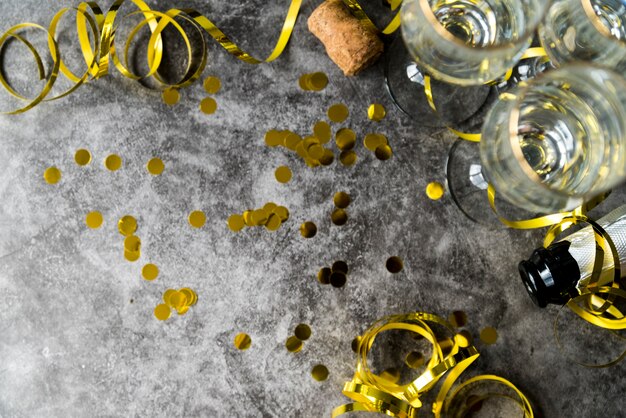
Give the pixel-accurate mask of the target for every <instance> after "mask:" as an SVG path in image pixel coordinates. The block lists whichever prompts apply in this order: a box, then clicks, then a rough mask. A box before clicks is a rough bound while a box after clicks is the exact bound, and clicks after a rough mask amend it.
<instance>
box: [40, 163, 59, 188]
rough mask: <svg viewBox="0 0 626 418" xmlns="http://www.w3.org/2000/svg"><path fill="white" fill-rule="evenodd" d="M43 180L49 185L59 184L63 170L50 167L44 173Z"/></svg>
mask: <svg viewBox="0 0 626 418" xmlns="http://www.w3.org/2000/svg"><path fill="white" fill-rule="evenodd" d="M43 179H44V180H45V181H46V183H48V184H57V183H58V182H59V181H60V180H61V170H59V169H58V168H56V167H48V168H46V171H44V172H43Z"/></svg>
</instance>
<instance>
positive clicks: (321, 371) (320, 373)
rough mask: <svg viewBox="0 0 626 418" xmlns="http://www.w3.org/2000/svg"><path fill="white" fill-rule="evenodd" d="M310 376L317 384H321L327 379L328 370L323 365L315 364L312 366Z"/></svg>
mask: <svg viewBox="0 0 626 418" xmlns="http://www.w3.org/2000/svg"><path fill="white" fill-rule="evenodd" d="M311 376H312V377H313V379H315V380H317V381H318V382H323V381H324V380H326V379H328V368H327V367H326V366H324V365H323V364H316V365H315V366H313V369H311Z"/></svg>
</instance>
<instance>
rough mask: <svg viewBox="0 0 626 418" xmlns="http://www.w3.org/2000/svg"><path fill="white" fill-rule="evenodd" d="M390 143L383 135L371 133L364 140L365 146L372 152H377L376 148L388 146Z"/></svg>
mask: <svg viewBox="0 0 626 418" xmlns="http://www.w3.org/2000/svg"><path fill="white" fill-rule="evenodd" d="M388 143H389V142H388V140H387V137H386V136H385V135H383V134H376V133H371V134H367V135H365V138H363V145H365V148H367V149H368V150H370V151H372V152H375V151H376V148H378V147H379V146H381V145H387V144H388Z"/></svg>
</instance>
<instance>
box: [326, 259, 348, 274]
mask: <svg viewBox="0 0 626 418" xmlns="http://www.w3.org/2000/svg"><path fill="white" fill-rule="evenodd" d="M330 270H331V271H333V272H335V271H339V272H341V273H343V274H348V263H346V262H345V261H343V260H337V261H335V262H334V263H333V265H332V266H331V268H330Z"/></svg>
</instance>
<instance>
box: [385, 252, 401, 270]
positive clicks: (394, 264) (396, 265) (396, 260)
mask: <svg viewBox="0 0 626 418" xmlns="http://www.w3.org/2000/svg"><path fill="white" fill-rule="evenodd" d="M385 266H386V267H387V270H388V271H389V273H394V274H395V273H400V272H401V271H402V269H403V268H404V263H403V262H402V259H401V258H400V257H398V256H395V255H394V256H393V257H389V258H388V259H387V262H386V263H385Z"/></svg>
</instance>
